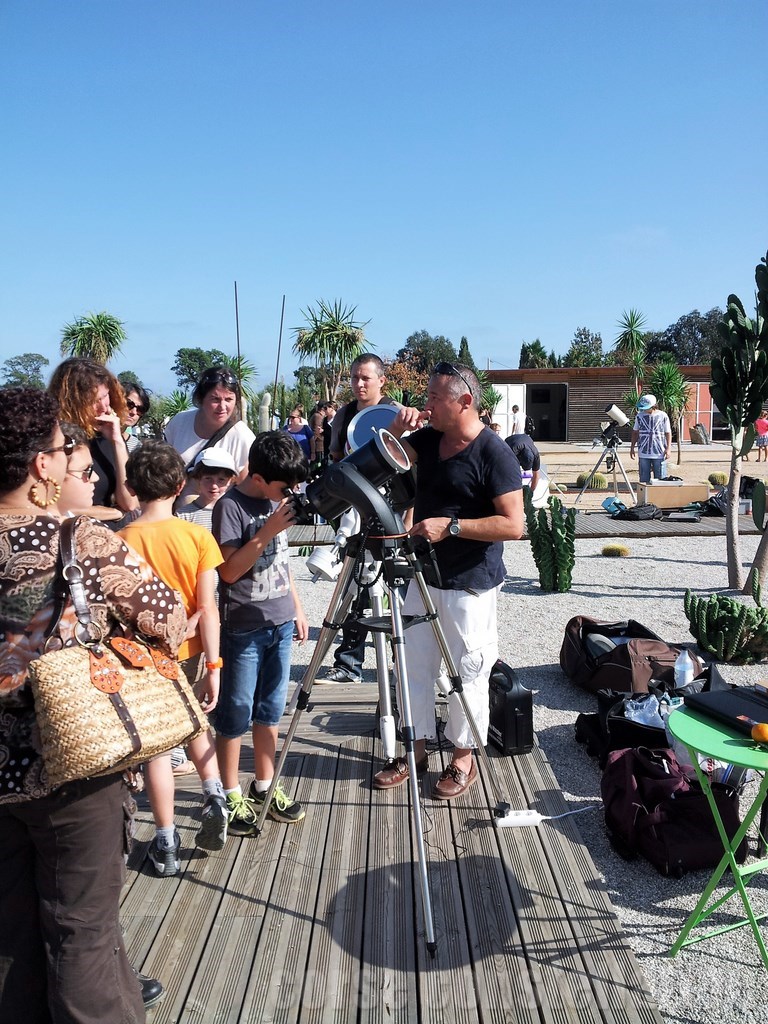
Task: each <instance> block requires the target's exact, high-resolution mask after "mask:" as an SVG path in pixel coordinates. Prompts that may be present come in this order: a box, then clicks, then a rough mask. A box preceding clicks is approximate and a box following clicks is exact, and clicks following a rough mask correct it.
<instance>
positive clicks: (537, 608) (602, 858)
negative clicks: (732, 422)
mask: <svg viewBox="0 0 768 1024" xmlns="http://www.w3.org/2000/svg"><path fill="white" fill-rule="evenodd" d="M757 540H758V538H756V537H743V538H742V557H743V559H744V561H745V564H747V565H748V564H749V560H751V558H752V556H753V554H754V551H755V549H756V546H757ZM604 543H605V542H604V541H600V540H584V541H577V544H576V555H577V557H576V566H575V570H574V575H573V588H572V589H571V591H570V592H569V593H567V594H544V593H543V592H542V591H541V590H540V588H539V585H538V576H537V574H536V570H535V566H534V564H533V558H532V557H531V552H530V546H529V545H528V543H527V542H525V541H523V542H521V543H516V544H508V545H507V546H506V548H507V550H506V552H505V562H506V567H507V578H506V581H505V583H504V585H503V587H502V594H501V597H500V601H499V637H500V654H501V657H502V658H503V659H504V660H505V661H507V662H508V663H509V664H510V665H512V666H514V667H515V668H516V669H517V670H518V671H519V673H520V674H521V677H522V680H523V682H524V683H525V685H526V686H528V687H530V688H532V689H533V690H534V708H535V727H536V734H537V736H538V740H539V743H540V745H541V747H542V748H543V750H544V751H545V752H546V755H547V757H548V758H549V761H550V763H551V765H552V768H553V770H554V772H555V775H556V776H557V779H558V782H559V783H560V785H561V786H562V789H563V793H564V796H565V799H566V800H567V801H568V802H569V803H570V804H571V805H572V806H573V807H574V808H575V807H581V806H584V805H585V804H593V803H595V801H596V800H599V792H600V772H599V769H598V767H597V763H596V762H595V761H593V760H591V759H590V758H589V757H588V756H587V754H586V753H585V752H584V750H583V748H582V747H580V746H579V745H577V744H576V743H575V741H574V738H573V724H574V721H575V718H576V716H577V714H578V713H579V712H581V711H591V710H595V700H594V698H593V697H592V696H591V695H590V694H588V693H586V692H584V691H582V690H579V689H577V688H576V687H575V686H574V685H573V684H572V683H570V682H569V681H568V680H567V679H566V677H565V676H564V675H563V673H562V672H561V670H560V666H559V660H558V659H559V652H560V645H561V642H562V638H563V632H564V629H565V625H566V623H567V622H568V620H569V619H570V618H571V617H572V616H574V615H577V614H584V615H590V616H592V617H593V618H596V619H605V620H614V619H626V618H634V619H637V620H638V621H640V622H642V623H644V624H645V625H647V626H648V627H650V628H651V629H653V630H655V631H656V632H657V633H658V634H659V635H660V636H661V637H663V638H664V639H665V640H667V641H668V642H669V643H687V644H692V642H693V640H692V637H691V636H690V634H689V632H688V628H687V621H686V619H685V614H684V612H683V594H684V592H685V589H686V587H690V588H691V589H692V590H694V591H697V592H700V593H708V592H710V591H712V590H723V589H725V588H726V587H727V569H726V561H725V538H724V537H717V538H702V537H695V538H693V537H692V538H674V539H673V540H672V541H671V542H670V541H667V540H661V539H658V538H653V539H647V540H642V539H639V540H630V541H627V542H626V543H627V546H628V547H629V548H630V550H631V555H630V557H628V558H605V557H604V556H602V555H601V553H600V552H601V549H602V547H603V544H604ZM292 568H293V572H294V575H295V578H296V581H297V585H298V588H299V592H300V593H301V596H302V600H303V602H304V605H305V611H306V613H307V616H308V618H309V622H310V626H311V627H312V629H311V638H315V637H316V636H317V632H318V628H319V624H320V623H321V622H322V619H323V616H324V614H325V611H326V608H327V606H328V602H329V600H330V597H331V593H332V590H333V585H332V584H330V583H326V582H322V581H321V582H318V583H312V581H311V579H310V577H309V574H308V572H307V570H306V567H305V563H304V559H303V558H301V557H299V556H298V555H296V556H294V557H293V559H292ZM312 649H313V644H312V643H311V642H310V643H308V644H307V645H305V646H304V647H303V648H299V647H298V645H297V647H296V648H295V652H296V654H295V663H294V665H293V669H292V675H293V676H294V678H296V679H300V678H301V676H302V673H303V670H304V666H306V664H307V662H308V661H309V657H310V656H311V653H312ZM331 662H332V650H331V651H330V652H329V653H328V655H327V656H326V660H325V664H326V665H330V664H331ZM722 669H723V674H724V675H725V676H726V678H727V679H728V681H729V682H738V683H745V682H752V681H756V680H758V679H761V678H763V677H764V676H766V675H768V672H766V669H765V667H763V666H751V667H742V668H737V667H732V666H722ZM364 677H365V679H367V680H370V681H373V680H374V679H375V671H374V655H373V649H372V647H371V646H370V645H369V648H368V653H367V657H366V668H365V673H364ZM320 693H321V691H320V689H319V688H318V690H316V691H315V694H314V696H315V698H316V699H319V698H320ZM578 824H579V829H580V831H581V834H582V835H583V837H584V841H585V843H586V845H587V847H588V849H589V851H590V853H591V855H592V858H593V860H594V862H595V864H596V865H597V868H598V870H599V872H600V873H601V874H602V876H603V877H604V879H605V882H606V885H607V887H608V891H609V893H610V896H611V899H612V900H613V904H614V906H615V908H616V911H617V913H618V916H619V918H620V920H621V922H622V925H623V927H624V929H625V932H626V934H627V937H628V939H629V942H630V943H631V945H632V947H633V949H634V950H635V953H636V955H637V957H638V960H639V962H640V964H641V966H642V969H643V970H644V972H645V974H646V975H647V977H648V981H649V983H650V986H651V990H652V991H653V994H654V996H655V998H656V999H657V1001H658V1003H659V1006H660V1008H661V1010H662V1012H663V1014H664V1016H665V1017H666V1018H667V1019H669V1020H670V1021H679V1022H681V1024H689V1022H690V1024H693V1022H696V1024H699V1022H704V1021H706V1022H709V1021H713V1020H716V1021H718V1024H727V1022H731V1021H733V1022H734V1024H735V1022H737V1021H738V1022H740V1024H751V1022H755V1024H757V1022H760V1024H762V1022H763V1021H764V1020H765V1017H766V1015H765V1010H764V1009H762V1010H761V1009H760V1007H761V1005H762V998H761V996H760V992H761V991H762V985H763V984H764V982H765V974H764V971H763V968H762V963H761V960H760V957H759V954H758V951H757V947H756V945H755V942H754V939H753V937H752V932H751V930H750V929H749V928H742V929H739V930H737V931H735V932H731V933H728V934H726V935H722V936H719V937H717V938H715V939H712V940H708V941H707V942H704V943H699V944H697V945H695V946H692V947H689V948H688V949H686V950H683V951H682V952H681V953H679V954H678V955H677V957H675V958H674V959H669V957H668V955H667V954H668V950H669V948H670V946H671V945H672V943H673V941H674V939H675V937H676V936H677V934H678V932H679V930H680V928H681V927H682V924H683V922H684V921H685V919H686V917H687V916H688V914H689V913H690V911H691V910H692V909H693V907H694V906H695V903H696V900H697V898H698V896H699V895H700V893H701V891H702V889H703V887H704V885H705V884H706V880H707V877H708V875H707V873H706V872H695V873H690V874H687V875H686V876H685V877H684V878H682V879H680V880H676V879H669V878H662V877H661V876H660V875H659V874H657V873H656V871H655V870H654V869H653V868H652V867H651V866H650V865H649V864H647V863H646V862H645V861H642V860H637V861H634V862H631V863H627V862H625V861H623V860H621V859H620V858H619V857H618V856H617V855H616V854H615V853H614V851H613V850H612V848H611V847H610V845H609V843H608V840H607V837H606V833H605V828H604V824H603V819H602V814H601V812H599V811H596V812H595V813H594V814H593V813H590V812H585V813H583V814H580V815H579V816H578ZM752 893H753V905H754V906H755V908H756V912H757V913H758V914H759V913H761V912H762V913H768V880H765V879H764V877H763V876H760V875H759V876H757V877H756V878H755V880H754V881H753V883H752ZM733 906H734V908H736V902H734V904H733ZM723 920H724V921H727V920H728V918H727V916H725V917H724V919H723Z"/></svg>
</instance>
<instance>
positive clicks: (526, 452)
mask: <svg viewBox="0 0 768 1024" xmlns="http://www.w3.org/2000/svg"><path fill="white" fill-rule="evenodd" d="M504 443H505V444H508V445H509V447H510V448H511V449H512V454H513V455H514V456H515V458H516V459H517V461H518V462H519V463H520V469H522V470H523V472H525V473H530V474H531V490H532V491H535V490H536V485H537V484H538V482H539V470H540V469H541V456H540V455H539V449H538V448H537V447H536V445H535V444H534V443H533V440H532V439H531V438H530V437H529V436H528V435H527V434H510V436H509V437H508V438H506V440H505V442H504Z"/></svg>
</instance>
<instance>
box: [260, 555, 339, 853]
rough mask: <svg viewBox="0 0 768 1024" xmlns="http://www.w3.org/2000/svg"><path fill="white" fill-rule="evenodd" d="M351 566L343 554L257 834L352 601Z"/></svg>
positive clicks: (294, 701) (295, 699) (298, 688)
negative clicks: (315, 686)
mask: <svg viewBox="0 0 768 1024" xmlns="http://www.w3.org/2000/svg"><path fill="white" fill-rule="evenodd" d="M354 567H355V558H354V557H353V556H352V555H347V556H346V557H345V559H344V562H343V563H342V567H341V572H340V573H339V578H338V580H337V581H336V586H335V588H334V591H333V596H332V597H331V602H330V604H329V605H328V611H327V612H326V617H325V621H324V622H323V628H322V629H321V630H320V636H319V637H318V638H317V643H316V644H315V649H314V651H313V653H312V657H311V659H310V662H309V665H307V668H306V671H305V672H304V675H303V676H302V679H301V683H300V684H299V686H298V687H297V690H296V693H295V694H294V695H293V698H292V699H291V704H290V706H295V710H294V712H293V718H292V719H291V724H290V726H289V727H288V732H287V733H286V736H285V740H284V741H283V746H282V749H281V750H280V756H279V757H278V759H277V764H276V765H275V774H274V776H273V777H272V783H271V785H270V787H269V790H268V792H267V795H266V798H265V800H264V806H263V807H262V808H261V812H260V813H259V819H258V821H257V822H256V832H257V834H260V833H261V831H262V829H263V828H264V821H265V820H266V817H267V814H268V812H269V806H270V804H271V802H272V797H273V796H274V793H275V789H276V788H277V784H278V782H279V781H280V778H281V776H282V774H283V768H284V767H285V761H286V758H287V757H288V751H289V750H290V748H291V743H292V742H293V737H294V735H295V734H296V730H297V728H298V726H299V721H300V720H301V716H302V714H303V713H304V711H305V710H306V708H307V705H308V704H309V695H310V693H311V692H312V685H313V683H314V681H315V675H316V674H317V671H318V669H319V668H320V666H321V665H322V663H323V658H324V657H325V655H326V653H327V651H328V649H329V648H330V646H331V644H332V643H333V638H334V637H335V636H336V634H337V633H338V632H339V629H340V627H341V625H342V624H343V623H344V621H345V619H346V617H347V614H348V612H349V609H350V607H351V605H352V602H353V600H354V598H355V593H354V589H353V588H352V587H351V586H350V582H351V580H352V572H353V570H354Z"/></svg>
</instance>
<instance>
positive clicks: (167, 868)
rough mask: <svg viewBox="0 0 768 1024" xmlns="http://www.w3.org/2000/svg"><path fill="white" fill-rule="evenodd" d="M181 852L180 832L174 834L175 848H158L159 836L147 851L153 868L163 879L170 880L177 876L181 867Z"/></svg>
mask: <svg viewBox="0 0 768 1024" xmlns="http://www.w3.org/2000/svg"><path fill="white" fill-rule="evenodd" d="M180 851H181V837H180V836H179V833H178V832H174V833H173V846H169V847H165V846H158V843H157V836H155V838H154V839H153V840H152V842H151V843H150V844H149V850H148V851H147V853H148V856H149V859H150V860H151V861H152V867H153V868H154V869H155V871H156V872H157V874H158V875H160V876H161V877H162V878H169V877H170V876H171V875H175V874H176V872H177V871H178V870H179V868H180V867H181V861H180V860H179V852H180Z"/></svg>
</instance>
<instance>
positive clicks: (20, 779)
mask: <svg viewBox="0 0 768 1024" xmlns="http://www.w3.org/2000/svg"><path fill="white" fill-rule="evenodd" d="M75 545H76V549H77V559H78V562H79V563H80V565H81V567H82V569H83V575H84V578H85V588H86V595H87V600H88V605H89V608H90V612H91V617H92V619H93V621H94V622H96V623H98V624H99V625H100V626H101V627H102V628H103V630H104V635H105V636H107V635H113V634H115V633H119V632H122V631H123V630H122V627H125V632H128V633H129V632H131V631H135V632H137V633H141V634H142V636H144V637H146V638H148V639H151V640H152V641H153V642H154V643H155V645H156V646H157V647H159V648H161V649H162V650H164V651H165V653H167V654H171V655H174V656H175V654H176V651H177V650H178V647H179V644H180V643H181V641H182V639H183V638H184V634H185V632H186V626H187V618H186V614H185V611H184V605H183V604H182V601H181V598H180V597H179V595H178V594H177V593H176V592H175V591H173V590H171V589H170V587H168V586H166V584H165V583H163V582H162V581H161V580H159V579H158V578H157V577H156V576H155V575H154V573H153V572H152V570H151V569H150V568H149V566H148V565H147V563H146V562H145V561H144V560H143V559H142V558H140V557H139V555H137V554H136V553H135V552H133V551H131V549H130V548H129V547H128V546H127V545H126V544H125V543H124V542H123V541H122V540H121V539H120V538H119V537H118V536H117V535H116V534H115V533H113V532H112V531H111V530H109V529H108V528H107V527H105V526H104V525H103V524H102V523H97V522H96V521H95V520H92V519H87V518H85V517H81V518H80V519H78V523H77V529H76V531H75ZM58 549H59V521H58V519H55V518H53V517H51V516H49V515H46V514H44V513H40V514H39V515H37V514H34V513H19V514H15V515H10V514H7V513H5V514H2V515H0V803H17V802H19V801H22V800H29V799H36V798H38V797H43V796H47V795H48V793H50V791H51V790H50V787H49V786H48V783H47V779H46V774H45V769H44V767H43V762H42V756H41V752H40V743H39V736H38V733H37V727H36V722H35V710H34V704H33V701H32V693H31V691H30V688H29V686H28V685H27V666H28V665H29V663H30V661H32V660H34V659H35V658H36V657H38V656H39V655H40V654H42V651H43V645H44V643H45V634H46V630H47V629H48V627H49V626H50V624H51V618H52V615H53V610H54V601H53V582H54V576H55V569H56V559H57V556H58ZM75 623H76V618H75V614H74V609H73V608H72V605H71V603H70V604H68V605H67V608H66V609H65V612H64V615H63V617H62V621H61V625H60V629H59V632H60V634H61V636H62V638H63V639H64V641H65V642H67V641H68V640H70V639H71V638H72V637H73V636H74V626H75Z"/></svg>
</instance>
